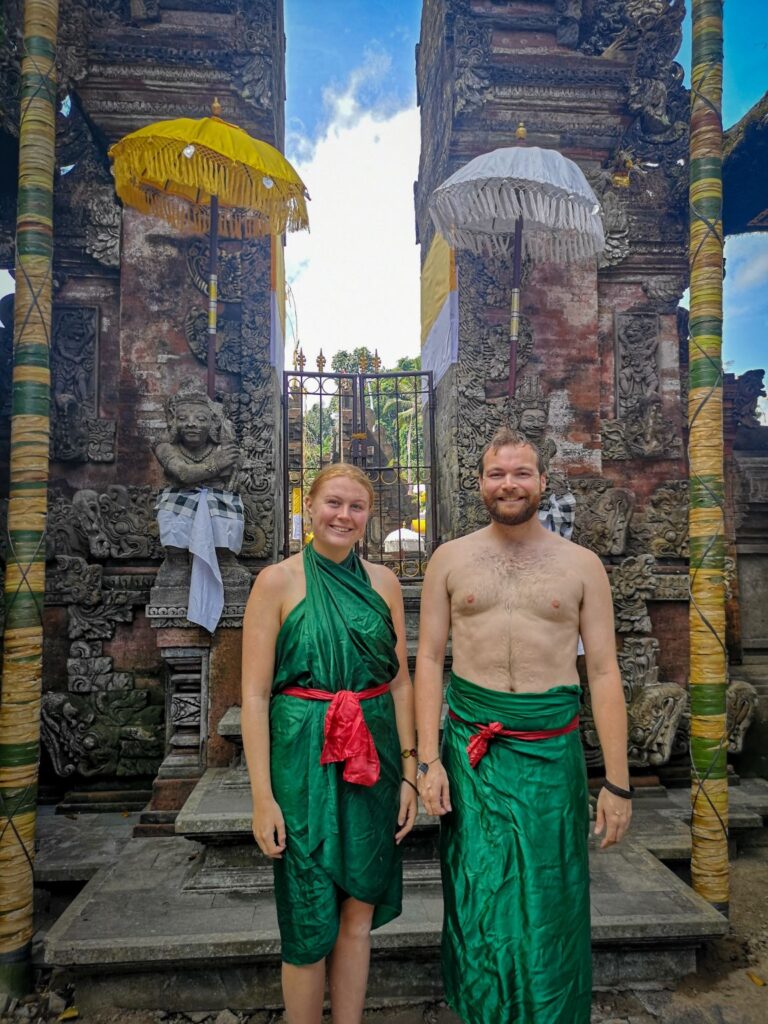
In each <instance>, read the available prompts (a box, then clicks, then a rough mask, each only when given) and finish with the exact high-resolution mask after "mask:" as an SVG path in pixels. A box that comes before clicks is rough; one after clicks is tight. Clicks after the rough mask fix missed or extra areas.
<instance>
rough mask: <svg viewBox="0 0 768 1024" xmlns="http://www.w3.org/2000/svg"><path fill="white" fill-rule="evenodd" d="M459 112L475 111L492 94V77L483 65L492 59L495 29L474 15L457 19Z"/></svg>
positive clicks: (456, 108) (456, 94)
mask: <svg viewBox="0 0 768 1024" xmlns="http://www.w3.org/2000/svg"><path fill="white" fill-rule="evenodd" d="M454 40H455V43H454V45H455V51H456V82H455V85H454V92H453V96H454V112H455V114H457V115H459V114H466V113H471V112H472V111H474V110H476V109H477V108H478V107H479V106H481V105H482V103H483V101H484V99H485V97H486V96H487V94H488V86H489V85H490V81H491V80H490V77H489V75H488V73H487V72H486V71H484V70H483V67H484V66H485V65H487V64H488V61H489V59H490V42H491V29H490V26H489V25H484V24H482V23H480V22H478V21H477V20H475V19H472V18H463V17H459V18H456V21H455V26H454Z"/></svg>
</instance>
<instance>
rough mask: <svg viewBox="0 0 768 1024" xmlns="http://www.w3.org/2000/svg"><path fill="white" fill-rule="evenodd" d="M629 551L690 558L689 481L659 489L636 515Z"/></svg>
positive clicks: (674, 482) (633, 520)
mask: <svg viewBox="0 0 768 1024" xmlns="http://www.w3.org/2000/svg"><path fill="white" fill-rule="evenodd" d="M630 550H632V551H634V552H637V551H645V552H648V551H650V553H651V554H652V555H654V557H656V558H687V557H688V481H687V480H672V481H670V482H669V483H666V484H661V485H660V486H659V487H657V488H656V489H655V490H654V492H653V494H652V495H651V497H650V498H649V500H648V502H647V504H646V506H645V508H643V509H641V510H640V511H639V512H635V515H634V517H633V519H632V525H631V540H630Z"/></svg>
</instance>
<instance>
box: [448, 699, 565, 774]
mask: <svg viewBox="0 0 768 1024" xmlns="http://www.w3.org/2000/svg"><path fill="white" fill-rule="evenodd" d="M448 715H449V717H450V718H452V719H453V720H454V721H455V722H461V723H462V725H468V726H470V727H471V728H473V729H479V730H480V731H479V732H476V733H475V735H474V736H472V737H470V740H469V743H468V744H467V754H468V755H469V763H470V764H471V765H472V767H473V768H477V766H478V764H479V763H480V761H481V759H482V758H484V757H485V755H486V754H487V753H488V744H489V743H490V742H491V740H495V739H496V737H497V736H513V737H514V738H515V739H516V740H548V739H550V738H551V737H552V736H564V735H565V734H566V733H567V732H573V730H574V729H578V728H579V716H578V715H574V716H573V718H572V719H571V720H570V722H569V723H568V725H564V726H563V727H562V728H561V729H539V730H533V731H530V732H526V731H524V730H522V731H520V730H516V729H505V728H504V727H503V726H502V724H501V722H489V723H488V724H487V725H483V724H482V723H481V722H465V721H464V719H463V718H459V716H458V715H457V714H455V712H453V711H449V712H448Z"/></svg>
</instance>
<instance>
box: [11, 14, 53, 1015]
mask: <svg viewBox="0 0 768 1024" xmlns="http://www.w3.org/2000/svg"><path fill="white" fill-rule="evenodd" d="M58 17H59V3H58V0H26V2H25V4H24V53H23V59H22V66H21V74H22V78H21V116H20V122H19V198H18V212H17V220H16V305H15V323H14V357H13V407H12V415H11V474H10V500H9V504H8V538H7V541H8V543H7V548H8V553H7V567H6V574H5V622H6V626H5V638H4V645H3V679H2V691H1V692H0V993H4V994H6V995H13V996H19V995H24V994H25V993H26V992H27V991H29V988H30V986H31V962H30V950H31V943H32V932H33V925H32V909H33V908H32V889H33V880H32V859H33V856H34V846H35V816H36V805H37V779H38V770H39V760H40V757H39V751H40V698H41V689H42V661H43V625H42V610H43V596H44V592H45V538H44V534H45V520H46V514H47V489H48V441H49V427H50V416H49V405H50V370H49V364H48V360H49V348H50V346H49V340H50V334H51V281H52V261H53V176H54V168H55V136H56V66H55V50H56V33H57V29H58Z"/></svg>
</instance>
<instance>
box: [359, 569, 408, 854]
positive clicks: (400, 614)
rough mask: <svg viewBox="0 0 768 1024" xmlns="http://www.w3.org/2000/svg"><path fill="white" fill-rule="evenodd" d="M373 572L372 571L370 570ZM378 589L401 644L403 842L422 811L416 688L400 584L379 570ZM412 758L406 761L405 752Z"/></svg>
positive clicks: (398, 704)
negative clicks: (418, 783) (418, 791)
mask: <svg viewBox="0 0 768 1024" xmlns="http://www.w3.org/2000/svg"><path fill="white" fill-rule="evenodd" d="M369 568H370V567H369ZM376 570H377V577H378V578H377V579H376V589H377V590H379V592H380V593H381V596H382V597H383V598H384V600H385V601H386V602H387V605H388V606H389V611H390V614H391V616H392V625H393V626H394V627H395V635H396V637H397V642H396V645H395V650H396V652H397V660H398V662H399V668H398V671H397V675H396V676H395V678H394V679H393V680H392V682H391V683H390V692H391V693H392V700H393V702H394V705H395V721H396V723H397V735H398V738H399V741H400V758H401V761H400V768H401V772H402V777H403V779H404V780H405V781H403V782H402V784H401V786H400V812H399V814H398V816H397V824H398V826H399V829H398V831H397V832H396V833H395V841H396V842H398V843H399V842H400V841H401V840H402V839H403V838H404V837H405V836H406V835H407V834H408V833H409V832H410V831H411V829H412V828H413V825H414V822H415V821H416V812H417V810H418V800H417V794H416V758H415V757H413V756H411V754H410V752H411V751H412V750H414V749H415V748H416V728H415V725H414V713H413V685H412V684H411V675H410V672H409V671H408V648H407V646H406V640H405V609H404V608H403V591H402V588H401V587H400V581H399V580H398V578H397V577H396V576H395V574H394V573H393V572H391V571H390V570H389V569H387V568H385V567H384V566H377V567H376ZM406 751H407V752H408V756H406V757H403V754H404V752H406Z"/></svg>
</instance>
